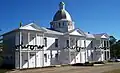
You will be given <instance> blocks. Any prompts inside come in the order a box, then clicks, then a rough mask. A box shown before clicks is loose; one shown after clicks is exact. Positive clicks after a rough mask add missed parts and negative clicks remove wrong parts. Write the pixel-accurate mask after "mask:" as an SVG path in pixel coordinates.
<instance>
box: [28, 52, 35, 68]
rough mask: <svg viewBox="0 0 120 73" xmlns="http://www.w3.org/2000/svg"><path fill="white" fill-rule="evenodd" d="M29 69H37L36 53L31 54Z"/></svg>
mask: <svg viewBox="0 0 120 73" xmlns="http://www.w3.org/2000/svg"><path fill="white" fill-rule="evenodd" d="M29 68H35V52H30V58H29Z"/></svg>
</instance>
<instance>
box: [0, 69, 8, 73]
mask: <svg viewBox="0 0 120 73" xmlns="http://www.w3.org/2000/svg"><path fill="white" fill-rule="evenodd" d="M7 71H8V70H7V69H0V73H5V72H7Z"/></svg>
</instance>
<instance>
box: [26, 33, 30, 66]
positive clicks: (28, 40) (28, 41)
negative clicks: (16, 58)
mask: <svg viewBox="0 0 120 73" xmlns="http://www.w3.org/2000/svg"><path fill="white" fill-rule="evenodd" d="M29 42H30V32H28V45H29ZM27 50H28V68H29V59H30V55H29V54H30V53H29V48H28V49H27Z"/></svg>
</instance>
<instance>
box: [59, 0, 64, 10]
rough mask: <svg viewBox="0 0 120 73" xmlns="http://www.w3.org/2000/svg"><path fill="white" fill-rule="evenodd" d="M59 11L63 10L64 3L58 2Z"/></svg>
mask: <svg viewBox="0 0 120 73" xmlns="http://www.w3.org/2000/svg"><path fill="white" fill-rule="evenodd" d="M59 9H60V10H62V9H65V3H64V2H60V4H59Z"/></svg>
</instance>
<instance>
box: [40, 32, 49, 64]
mask: <svg viewBox="0 0 120 73" xmlns="http://www.w3.org/2000/svg"><path fill="white" fill-rule="evenodd" d="M42 39H43V44H42V45H44V46H45V42H44V33H43V38H42ZM50 56H51V55H50ZM50 58H51V57H50ZM42 59H43V66H44V47H43V48H42Z"/></svg>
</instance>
